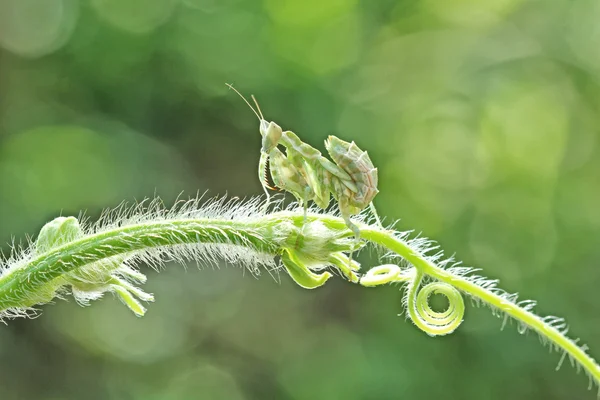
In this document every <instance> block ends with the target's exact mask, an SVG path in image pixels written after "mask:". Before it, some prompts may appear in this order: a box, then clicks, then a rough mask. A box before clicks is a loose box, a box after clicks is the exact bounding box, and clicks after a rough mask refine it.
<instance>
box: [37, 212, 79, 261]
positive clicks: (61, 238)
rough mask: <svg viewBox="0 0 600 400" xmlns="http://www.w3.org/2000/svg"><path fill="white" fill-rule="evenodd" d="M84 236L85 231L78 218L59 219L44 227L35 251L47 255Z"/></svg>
mask: <svg viewBox="0 0 600 400" xmlns="http://www.w3.org/2000/svg"><path fill="white" fill-rule="evenodd" d="M82 235H83V231H82V229H81V226H79V221H77V218H75V217H58V218H55V219H53V220H52V221H50V222H48V223H47V224H46V225H44V226H43V227H42V229H41V230H40V234H39V235H38V238H37V240H36V242H35V250H36V251H37V252H38V253H45V252H47V251H50V250H51V249H53V248H55V247H58V246H61V245H63V244H65V243H68V242H71V241H73V240H75V239H77V238H79V237H80V236H82Z"/></svg>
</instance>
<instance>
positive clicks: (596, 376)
mask: <svg viewBox="0 0 600 400" xmlns="http://www.w3.org/2000/svg"><path fill="white" fill-rule="evenodd" d="M360 229H361V237H363V238H364V239H366V240H369V241H372V242H374V243H377V244H379V245H381V246H384V247H386V248H388V249H389V250H391V251H393V252H395V253H397V254H398V255H400V256H401V257H403V258H404V259H405V260H406V261H408V262H409V263H411V264H412V265H413V266H414V267H415V268H417V269H418V270H419V271H420V272H422V273H424V274H426V275H429V276H431V277H432V278H434V279H437V280H439V281H441V282H445V283H447V284H449V285H452V286H453V287H455V288H457V289H459V290H460V291H462V292H464V293H467V294H469V295H470V296H472V297H474V298H477V299H480V300H481V301H483V302H485V303H487V304H488V305H490V306H492V307H494V308H497V309H499V310H502V311H503V312H504V313H506V314H508V315H509V316H510V317H512V318H514V319H515V320H517V321H518V322H519V323H522V324H525V325H527V326H529V327H530V328H532V329H533V330H535V331H537V332H538V333H539V334H540V335H541V336H542V337H543V338H545V339H547V340H548V341H549V342H550V343H552V344H554V345H556V346H558V347H559V348H560V349H562V350H563V351H565V352H566V353H567V354H568V355H569V356H571V358H572V359H574V360H575V361H576V362H577V363H578V364H580V365H581V366H582V367H583V368H584V369H585V370H586V371H587V373H588V374H589V375H590V377H591V378H592V379H593V380H594V381H595V382H600V365H598V364H596V362H595V360H594V359H593V358H592V357H590V356H589V355H588V354H587V353H586V352H585V351H584V350H583V349H582V348H580V347H579V346H578V345H577V344H576V343H575V342H574V341H572V340H571V339H569V338H568V337H566V336H565V335H563V334H562V333H561V332H560V331H558V330H557V329H556V328H554V327H552V326H550V325H549V324H547V323H545V322H544V321H543V320H542V319H541V318H540V317H538V316H537V315H535V314H533V313H532V312H530V311H527V310H525V309H523V308H522V307H520V306H519V305H517V304H515V303H512V302H509V301H506V300H505V299H503V298H502V297H500V296H499V295H497V294H495V293H493V292H491V291H489V290H486V289H484V288H482V287H481V286H478V285H476V284H474V283H472V282H470V281H469V280H467V279H465V278H464V277H461V276H455V275H453V274H451V273H449V272H448V271H446V270H444V269H442V268H440V267H438V266H437V265H435V264H433V263H431V262H429V261H428V260H427V259H426V257H424V256H423V255H422V254H419V253H418V252H415V251H414V250H413V249H412V248H411V247H410V246H409V245H408V244H407V243H405V242H404V241H402V240H399V239H397V238H396V237H394V236H393V235H391V234H390V233H389V232H386V231H382V230H380V229H378V228H371V227H368V226H364V225H363V226H361V227H360Z"/></svg>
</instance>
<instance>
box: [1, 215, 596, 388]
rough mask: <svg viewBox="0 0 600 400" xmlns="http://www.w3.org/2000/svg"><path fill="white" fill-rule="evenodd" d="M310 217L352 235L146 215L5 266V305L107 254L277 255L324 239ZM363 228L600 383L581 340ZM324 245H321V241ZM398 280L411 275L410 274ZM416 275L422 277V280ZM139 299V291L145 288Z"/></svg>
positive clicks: (24, 303) (22, 302)
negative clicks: (218, 249) (219, 248)
mask: <svg viewBox="0 0 600 400" xmlns="http://www.w3.org/2000/svg"><path fill="white" fill-rule="evenodd" d="M311 222H318V223H320V224H322V225H323V226H324V227H327V228H328V229H330V230H331V231H332V232H334V233H335V235H338V236H339V235H342V236H344V235H346V236H352V235H353V234H352V232H351V231H349V230H348V228H347V226H346V224H345V222H344V220H343V219H342V218H338V217H334V216H330V215H324V214H309V215H308V217H307V219H306V220H305V217H304V215H303V214H302V213H299V212H277V213H272V214H268V215H264V216H256V217H254V218H249V219H245V220H235V219H233V220H232V219H220V218H197V219H194V218H181V219H171V220H159V221H146V222H141V223H138V224H131V225H127V226H122V227H116V228H112V229H107V230H104V231H102V232H99V233H92V234H87V235H85V236H83V237H82V238H78V239H74V240H70V241H67V242H66V243H64V244H62V245H60V246H57V247H53V248H51V249H50V250H48V251H45V252H42V253H41V254H35V253H34V254H33V255H31V256H28V257H27V258H25V259H24V260H23V261H22V262H20V263H19V265H18V267H16V268H13V269H11V270H9V271H5V273H4V274H3V275H2V276H1V277H0V311H3V310H7V309H10V308H19V307H21V308H27V307H30V306H32V305H34V304H35V303H33V304H31V301H32V299H35V298H36V296H35V294H36V291H38V290H41V288H43V286H44V285H46V284H48V283H50V282H52V281H53V280H55V279H59V278H60V277H61V276H62V275H64V274H67V273H69V272H71V271H73V270H77V269H78V268H81V267H84V266H86V265H88V264H91V263H94V262H97V261H100V260H102V259H107V258H110V257H114V256H119V255H128V254H134V253H136V252H138V251H144V250H148V249H152V248H158V247H163V246H177V245H186V244H201V243H207V244H211V243H218V244H233V245H240V246H245V247H248V248H252V250H254V251H258V252H261V253H264V254H269V255H273V256H275V255H279V254H282V249H283V248H286V246H288V247H287V248H288V249H289V248H292V249H297V248H299V246H302V245H303V243H312V242H311V240H312V241H313V242H314V241H315V240H319V237H318V235H317V233H315V236H314V237H310V236H306V237H304V238H302V240H300V236H299V234H298V231H302V232H305V231H306V232H310V230H306V229H297V230H296V231H294V230H293V229H290V227H296V228H303V227H304V224H306V223H311ZM358 226H359V228H360V235H361V237H362V238H363V239H365V240H367V241H369V242H372V243H375V244H378V245H380V246H383V247H386V248H388V249H389V250H391V251H393V252H395V253H396V254H398V255H399V256H401V257H402V258H404V259H405V260H406V261H408V262H409V263H410V264H412V265H413V266H414V267H415V268H416V269H417V274H418V276H420V277H422V275H423V274H425V275H428V276H430V277H432V278H434V279H436V280H437V281H439V282H443V283H445V284H448V285H451V286H452V287H454V288H456V289H458V290H460V291H462V292H464V293H466V294H468V295H470V296H472V297H474V298H477V299H479V300H481V301H483V302H485V303H487V304H488V305H490V306H491V307H493V308H497V309H499V310H501V311H503V312H504V313H506V314H507V315H508V316H510V317H512V318H514V319H515V320H517V321H518V322H519V323H522V324H524V325H526V326H529V327H531V328H532V329H534V330H535V331H537V332H538V333H539V334H540V335H541V336H542V337H543V338H545V339H546V340H548V341H549V342H551V343H552V344H553V345H554V346H556V347H557V348H560V349H562V350H563V351H564V352H566V354H568V355H569V356H570V357H571V358H572V359H573V360H574V361H575V362H576V363H578V364H579V365H581V366H582V367H583V368H584V369H585V370H586V372H587V373H588V374H589V375H590V377H591V378H592V379H593V380H594V381H595V382H600V366H598V365H597V364H596V362H595V361H594V360H593V359H592V358H591V357H590V356H589V355H587V354H586V353H585V351H584V350H583V349H582V348H580V347H578V346H577V344H576V343H575V342H573V341H572V340H570V339H569V338H567V337H566V336H565V335H564V334H563V333H561V332H560V331H559V330H558V329H556V328H554V327H553V326H551V325H550V324H548V323H547V322H545V321H544V320H542V319H541V318H540V317H538V316H536V315H535V314H533V313H532V312H530V311H528V310H527V309H525V308H524V307H521V306H519V305H518V304H516V303H513V302H510V301H507V300H506V299H505V298H502V297H501V296H500V295H498V294H496V293H494V292H493V291H491V290H488V289H486V288H484V287H481V286H478V285H477V284H475V283H473V282H471V281H469V280H468V279H467V278H465V277H463V276H458V275H455V274H452V273H451V272H449V271H448V270H444V269H443V268H441V267H439V266H438V265H436V264H435V263H433V262H431V261H429V260H428V259H427V257H426V256H425V255H423V254H421V253H420V252H419V251H416V250H415V249H413V248H412V247H411V246H410V244H409V243H407V242H405V241H403V240H401V239H399V238H398V237H396V235H395V234H394V232H393V231H389V230H384V229H382V228H380V227H377V226H369V225H365V224H358ZM302 235H304V234H302ZM307 235H308V234H307ZM332 237H333V236H332ZM321 239H322V238H321ZM327 240H329V239H327ZM290 246H291V247H290ZM320 246H321V247H322V248H323V244H322V243H321V245H320ZM337 261H338V264H339V263H340V262H342V261H341V259H340V260H337ZM351 269H353V268H350V270H351ZM322 276H323V275H321V277H322ZM399 279H400V280H402V281H406V280H407V278H406V277H401V278H399ZM350 280H351V281H354V280H352V279H350ZM415 281H418V282H420V279H418V280H415ZM415 281H413V283H415ZM117 286H118V287H117V289H119V290H121V291H122V289H127V286H123V284H120V285H117ZM413 289H414V287H413ZM122 294H123V296H125V297H124V298H125V299H128V298H129V297H130V296H129V294H128V293H122ZM134 294H135V293H134ZM128 296H129V297H128ZM138 297H140V296H139V293H138ZM142 297H143V296H142ZM130 300H131V302H133V303H135V304H134V305H135V307H134V308H136V307H137V308H139V310H137V311H136V312H137V313H143V308H141V306H138V304H137V301H136V300H135V299H130ZM134 311H135V310H134ZM440 315H442V316H446V314H444V313H440ZM413 319H414V318H413Z"/></svg>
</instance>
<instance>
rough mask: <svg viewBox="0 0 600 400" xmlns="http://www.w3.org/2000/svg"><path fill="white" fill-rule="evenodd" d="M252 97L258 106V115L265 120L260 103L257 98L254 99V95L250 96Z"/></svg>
mask: <svg viewBox="0 0 600 400" xmlns="http://www.w3.org/2000/svg"><path fill="white" fill-rule="evenodd" d="M250 97H252V100H253V101H254V104H256V108H257V109H258V113H259V114H260V118H261V119H263V120H264V119H265V117H263V113H262V110H261V109H260V106H259V105H258V101H256V97H254V95H253V94H252V95H250Z"/></svg>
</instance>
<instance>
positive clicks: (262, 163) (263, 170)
mask: <svg viewBox="0 0 600 400" xmlns="http://www.w3.org/2000/svg"><path fill="white" fill-rule="evenodd" d="M268 159H269V154H267V153H265V152H262V151H261V152H260V160H259V162H258V179H259V181H260V184H261V185H262V188H263V190H264V192H265V195H266V196H267V200H266V201H265V205H264V206H263V207H264V211H265V212H266V211H267V209H268V208H269V203H270V202H271V195H270V194H269V191H268V190H267V188H269V185H268V184H267V160H268Z"/></svg>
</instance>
